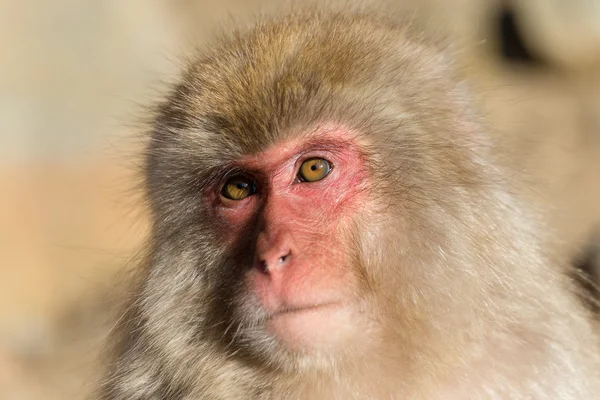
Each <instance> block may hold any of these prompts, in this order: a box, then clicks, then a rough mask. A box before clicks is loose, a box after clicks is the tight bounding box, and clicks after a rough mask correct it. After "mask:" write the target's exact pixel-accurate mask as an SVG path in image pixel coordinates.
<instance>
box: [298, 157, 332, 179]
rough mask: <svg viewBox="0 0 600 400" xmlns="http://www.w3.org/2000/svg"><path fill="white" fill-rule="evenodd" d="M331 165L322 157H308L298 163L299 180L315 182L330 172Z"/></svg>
mask: <svg viewBox="0 0 600 400" xmlns="http://www.w3.org/2000/svg"><path fill="white" fill-rule="evenodd" d="M331 168H332V165H331V163H330V162H329V161H327V160H326V159H324V158H309V159H308V160H306V161H304V162H303V163H302V165H300V171H298V178H299V179H300V181H301V182H316V181H320V180H321V179H323V178H325V177H326V176H327V175H329V173H330V172H331Z"/></svg>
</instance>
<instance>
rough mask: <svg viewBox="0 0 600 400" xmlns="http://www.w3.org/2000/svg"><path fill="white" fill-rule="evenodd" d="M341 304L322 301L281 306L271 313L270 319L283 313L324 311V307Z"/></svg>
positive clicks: (334, 306) (295, 313)
mask: <svg viewBox="0 0 600 400" xmlns="http://www.w3.org/2000/svg"><path fill="white" fill-rule="evenodd" d="M339 306H340V304H339V303H337V302H329V303H321V304H310V305H306V306H292V307H290V306H287V307H281V308H279V309H278V310H277V311H275V312H274V313H271V315H270V316H269V319H273V318H277V317H279V316H282V315H297V314H302V313H306V312H315V311H324V309H329V308H337V307H339Z"/></svg>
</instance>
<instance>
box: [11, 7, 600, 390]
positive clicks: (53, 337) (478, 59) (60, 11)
mask: <svg viewBox="0 0 600 400" xmlns="http://www.w3.org/2000/svg"><path fill="white" fill-rule="evenodd" d="M210 3H211V2H207V1H191V0H179V1H177V0H173V1H168V0H105V1H101V2H100V1H97V2H92V1H89V2H85V1H79V0H51V1H50V0H37V1H36V0H25V1H20V0H0V49H2V51H1V52H0V399H1V400H4V399H7V400H9V399H10V400H38V399H39V400H42V399H43V400H53V399H81V398H83V396H84V394H85V393H86V392H88V391H89V388H90V382H92V381H93V378H94V376H95V375H94V374H95V372H96V371H97V365H96V364H95V362H94V360H95V359H96V357H97V353H98V351H99V350H100V349H101V348H102V343H103V339H104V337H105V335H106V332H107V331H108V330H109V329H110V326H111V323H110V320H111V317H112V315H113V314H114V313H113V310H118V301H116V300H114V299H115V298H116V294H118V292H119V291H120V289H119V288H122V285H121V283H122V282H124V281H126V277H127V271H128V270H130V269H131V268H134V267H135V252H136V249H138V248H139V245H140V243H141V241H142V240H143V237H144V234H145V228H146V222H145V218H144V212H143V209H141V208H140V206H139V204H140V203H139V201H138V200H139V194H138V193H137V192H136V191H135V190H134V189H135V184H136V180H137V178H136V174H135V171H136V169H135V168H136V162H137V161H138V159H137V149H138V146H139V143H140V139H139V134H140V132H139V125H138V124H136V123H135V122H136V121H138V120H139V117H140V115H142V114H143V112H142V107H141V105H144V104H148V102H149V101H151V100H152V99H153V98H155V97H156V96H157V93H159V92H160V91H161V90H162V88H163V87H164V85H163V84H162V83H161V82H169V81H170V80H172V79H174V77H176V75H177V71H178V68H177V62H176V61H175V60H176V59H177V56H178V55H179V54H180V53H181V51H182V50H184V48H185V44H184V43H186V41H185V40H183V39H184V37H187V36H186V32H188V30H194V31H201V32H210V31H211V29H212V28H213V27H215V26H217V27H218V26H221V25H222V22H223V21H226V20H228V19H229V16H228V14H227V13H231V14H233V15H234V16H235V15H245V14H247V12H248V10H252V11H254V10H257V8H256V6H255V3H256V2H248V1H242V0H239V1H233V0H230V1H221V2H218V4H219V6H218V7H215V6H214V5H211V4H210ZM212 3H214V2H212ZM413 3H414V4H413V5H411V4H408V5H407V6H406V8H407V9H409V10H418V13H417V14H416V15H417V18H419V19H420V20H421V21H422V22H423V23H425V24H426V26H428V27H432V28H433V29H439V30H442V31H448V32H449V33H450V34H451V35H452V37H453V41H454V42H455V43H456V44H457V48H459V49H460V51H459V53H458V54H459V58H460V61H461V63H463V64H464V65H465V66H466V67H467V68H468V71H469V73H470V75H471V76H472V77H473V82H474V84H475V87H476V88H477V90H478V92H479V93H480V94H481V95H482V96H483V97H484V99H485V101H484V102H483V104H482V107H483V109H484V112H485V113H486V116H487V117H488V118H489V119H490V120H491V121H492V126H494V127H495V132H497V135H496V136H497V140H498V142H499V144H500V145H501V146H504V147H506V148H510V149H511V151H512V152H514V156H513V157H514V158H512V159H511V163H514V165H516V166H517V168H518V170H519V172H522V173H523V174H527V175H531V176H532V177H533V179H534V180H536V181H537V182H539V185H538V187H536V193H537V197H538V200H540V203H542V204H545V205H548V206H550V207H551V213H550V220H551V221H552V226H553V227H554V228H555V230H556V232H557V233H558V235H559V236H558V237H559V239H561V240H562V242H563V244H564V247H565V248H566V249H568V250H569V251H573V250H574V249H576V248H577V245H578V244H579V243H583V242H585V241H587V240H589V238H590V235H591V232H592V230H593V228H594V227H595V224H594V222H595V221H598V220H600V206H599V204H600V182H599V181H600V177H599V174H600V117H599V115H600V79H599V76H597V75H595V73H594V71H596V70H598V71H600V65H598V64H596V61H595V60H596V58H595V57H597V56H598V54H594V51H595V50H596V47H594V46H593V45H588V43H597V42H594V38H595V36H593V35H594V34H595V33H594V32H587V31H585V30H584V28H585V26H586V25H584V24H579V25H574V26H577V27H578V29H581V30H583V32H582V33H580V35H579V37H587V38H590V39H589V40H586V41H585V44H586V46H588V47H587V48H586V49H584V50H582V51H580V52H574V53H573V54H574V55H573V56H572V57H570V58H569V59H568V60H567V62H562V61H561V62H558V61H556V63H555V64H556V65H558V64H560V66H561V67H560V69H555V68H550V69H547V70H540V69H535V68H524V67H519V68H514V67H507V66H504V65H503V64H502V63H500V62H499V60H498V59H497V58H496V56H495V53H494V35H493V33H494V31H493V30H492V29H491V28H490V26H491V23H492V22H491V21H493V19H492V18H491V17H492V15H493V10H495V9H496V8H495V5H497V4H498V3H499V2H498V1H488V2H483V1H480V0H454V1H446V0H427V1H415V2H413ZM537 3H539V2H537ZM576 3H577V1H574V2H572V4H573V7H575V4H576ZM411 12H412V11H411ZM530 14H531V13H530ZM584 14H585V15H588V16H589V15H590V13H584ZM533 15H542V14H541V13H537V14H536V13H533ZM543 15H547V14H543ZM570 15H574V14H570ZM573 18H575V17H573ZM594 21H598V24H599V25H600V19H598V20H594ZM536 24H537V25H536ZM556 24H558V23H555V25H556ZM538 25H539V26H538ZM592 25H593V24H592ZM527 26H529V27H537V28H536V29H537V31H536V32H545V31H544V29H548V28H547V27H546V25H544V24H540V23H539V21H535V20H533V21H531V20H530V21H528V25H527ZM551 28H552V27H550V29H551ZM581 35H584V36H581ZM586 35H587V36H586ZM539 36H540V35H537V36H536V35H532V37H534V39H532V41H531V45H532V46H537V47H538V48H539V49H540V51H541V52H545V53H544V54H552V51H553V48H552V47H550V50H548V43H547V42H544V37H550V36H548V35H546V34H544V35H541V39H540V38H539ZM582 43H583V42H582ZM558 45H559V44H556V46H558ZM561 45H563V44H561ZM573 46H577V44H576V43H575V44H572V46H567V48H573ZM555 49H557V53H558V54H564V52H563V51H558V50H560V49H558V47H556V48H555ZM548 51H549V52H550V53H548ZM598 52H599V53H600V51H598ZM578 54H583V55H584V57H583V58H578V57H579V56H578ZM549 58H552V57H549Z"/></svg>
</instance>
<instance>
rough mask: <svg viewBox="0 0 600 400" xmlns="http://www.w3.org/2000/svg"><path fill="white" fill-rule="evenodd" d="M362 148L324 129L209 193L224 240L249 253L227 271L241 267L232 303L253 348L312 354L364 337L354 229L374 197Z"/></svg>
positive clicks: (277, 148) (257, 160) (249, 162)
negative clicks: (266, 346)
mask: <svg viewBox="0 0 600 400" xmlns="http://www.w3.org/2000/svg"><path fill="white" fill-rule="evenodd" d="M360 149H361V147H360V146H358V145H357V143H356V138H354V137H352V135H351V134H350V133H349V131H348V129H344V128H339V127H333V128H332V127H328V128H327V127H321V128H319V129H317V130H315V131H314V132H312V133H311V134H310V135H301V136H300V138H298V139H295V140H290V141H286V142H284V143H280V144H276V145H274V146H272V147H270V148H268V149H267V150H265V151H263V152H261V153H259V154H256V155H250V156H245V157H242V158H241V159H240V160H239V161H237V162H235V163H234V164H233V165H231V166H230V167H228V168H227V169H228V171H225V173H224V175H223V178H222V179H219V180H215V182H214V183H213V184H212V185H210V186H209V187H208V188H207V191H206V192H205V193H206V195H205V196H206V197H205V201H206V202H207V204H209V206H208V212H209V213H210V214H211V219H213V220H214V221H215V224H214V226H215V227H218V228H217V232H216V235H218V237H219V238H220V241H222V242H223V243H228V244H229V245H230V246H231V248H230V251H231V250H232V249H234V248H236V247H238V250H237V251H238V253H242V254H244V256H242V257H238V258H237V259H236V261H228V263H232V262H235V263H238V265H237V266H236V267H235V268H237V269H240V265H239V263H241V264H243V265H242V266H241V272H240V273H239V274H238V275H237V276H236V277H235V278H234V279H236V280H238V285H237V287H238V289H237V293H235V294H232V296H233V297H234V299H233V303H234V304H235V306H234V310H233V318H234V319H237V323H238V324H240V326H241V329H239V330H238V334H239V335H241V336H243V337H244V338H245V339H246V340H251V341H252V342H264V341H265V340H266V341H269V342H270V343H272V344H273V343H276V344H277V345H281V346H282V347H283V348H285V349H286V350H287V351H291V352H307V351H309V352H310V351H312V350H331V349H335V348H336V347H338V346H339V345H341V344H342V343H345V342H346V341H347V340H348V339H350V338H351V337H353V336H354V335H356V334H357V333H358V332H361V331H364V329H365V327H360V322H359V321H360V317H359V316H358V314H359V313H360V311H359V310H360V308H361V303H362V302H363V300H364V299H361V296H362V294H363V293H364V291H363V290H360V289H359V288H364V287H363V286H364V285H363V286H361V285H359V282H361V279H359V277H360V276H361V275H364V271H362V265H361V264H360V263H358V262H356V260H357V257H356V251H357V250H356V249H357V246H358V243H357V242H356V235H355V231H356V224H360V220H361V216H364V214H365V213H364V212H363V209H364V207H366V206H367V205H368V204H369V203H370V198H369V196H368V192H369V185H368V182H369V176H368V175H369V172H368V170H369V168H368V162H367V160H366V158H365V154H364V153H363V152H361V151H360ZM234 251H235V250H234ZM223 268H228V266H227V265H224V266H223ZM229 268H231V266H229ZM249 308H251V309H253V311H252V312H248V311H249V310H248V309H249Z"/></svg>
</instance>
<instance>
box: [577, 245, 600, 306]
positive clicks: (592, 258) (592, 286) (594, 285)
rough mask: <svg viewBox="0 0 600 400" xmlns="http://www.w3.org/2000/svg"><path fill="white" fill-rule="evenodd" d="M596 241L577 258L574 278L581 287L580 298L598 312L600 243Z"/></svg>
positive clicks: (599, 298) (599, 304)
mask: <svg viewBox="0 0 600 400" xmlns="http://www.w3.org/2000/svg"><path fill="white" fill-rule="evenodd" d="M598 243H600V242H597V243H595V244H594V245H593V246H590V247H589V248H588V249H587V251H586V252H585V253H584V254H583V257H581V258H580V259H579V260H577V261H576V262H575V268H576V269H575V280H576V281H577V283H578V284H579V285H580V286H581V288H583V292H582V293H581V298H582V299H583V301H584V302H585V304H586V305H587V306H588V307H589V308H590V309H591V310H592V311H594V312H596V313H598V312H600V286H599V284H598V282H600V271H599V270H598V267H599V264H600V245H598Z"/></svg>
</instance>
